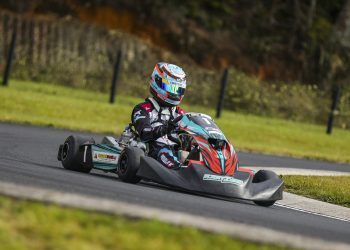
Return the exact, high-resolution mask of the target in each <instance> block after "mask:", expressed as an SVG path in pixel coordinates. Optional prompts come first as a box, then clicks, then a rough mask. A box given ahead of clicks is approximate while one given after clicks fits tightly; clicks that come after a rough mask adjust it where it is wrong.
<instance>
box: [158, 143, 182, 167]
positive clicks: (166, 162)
mask: <svg viewBox="0 0 350 250" xmlns="http://www.w3.org/2000/svg"><path fill="white" fill-rule="evenodd" d="M157 158H158V161H159V162H160V163H161V164H162V165H163V166H165V167H167V168H170V169H175V168H179V167H180V162H179V159H178V157H177V156H176V155H175V154H174V152H173V150H171V149H170V148H168V147H165V148H162V149H161V150H159V152H158V157H157Z"/></svg>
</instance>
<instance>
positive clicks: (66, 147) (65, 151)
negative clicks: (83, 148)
mask: <svg viewBox="0 0 350 250" xmlns="http://www.w3.org/2000/svg"><path fill="white" fill-rule="evenodd" d="M68 151H69V144H68V143H67V142H66V143H65V144H64V145H63V148H62V160H65V159H66V158H67V156H68Z"/></svg>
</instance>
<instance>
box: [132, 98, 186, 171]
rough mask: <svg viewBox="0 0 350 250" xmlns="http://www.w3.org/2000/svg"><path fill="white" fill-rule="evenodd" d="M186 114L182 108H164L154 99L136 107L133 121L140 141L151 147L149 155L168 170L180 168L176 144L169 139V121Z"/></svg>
mask: <svg viewBox="0 0 350 250" xmlns="http://www.w3.org/2000/svg"><path fill="white" fill-rule="evenodd" d="M182 114H184V110H182V109H181V108H180V107H178V106H175V107H164V106H161V105H160V104H159V102H157V101H156V100H155V99H154V98H151V97H149V98H146V100H145V102H143V103H140V104H138V105H136V106H135V108H134V110H133V111H132V115H131V120H132V123H133V124H134V126H135V128H136V130H137V132H138V134H139V135H140V139H141V140H142V141H144V142H147V143H148V145H149V155H150V156H151V157H153V158H155V159H157V160H158V161H159V162H160V163H162V165H164V166H165V167H167V168H171V169H173V168H178V167H179V166H180V162H179V160H178V156H177V155H176V153H175V152H174V145H175V143H174V142H173V141H171V140H169V139H168V138H167V133H168V132H169V126H168V123H169V121H171V120H173V119H175V118H176V117H178V116H180V115H182Z"/></svg>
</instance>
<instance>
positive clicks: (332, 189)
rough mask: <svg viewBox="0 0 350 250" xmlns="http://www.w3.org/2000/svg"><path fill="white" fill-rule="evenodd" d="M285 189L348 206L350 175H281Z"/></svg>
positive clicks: (349, 200) (349, 202)
mask: <svg viewBox="0 0 350 250" xmlns="http://www.w3.org/2000/svg"><path fill="white" fill-rule="evenodd" d="M282 178H283V180H284V182H285V191H287V192H291V193H295V194H298V195H302V196H306V197H309V198H313V199H317V200H321V201H325V202H328V203H333V204H337V205H341V206H345V207H350V176H293V175H291V176H283V177H282Z"/></svg>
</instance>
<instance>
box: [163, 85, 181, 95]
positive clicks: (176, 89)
mask: <svg viewBox="0 0 350 250" xmlns="http://www.w3.org/2000/svg"><path fill="white" fill-rule="evenodd" d="M161 88H162V89H164V90H165V91H166V92H169V93H171V94H173V95H179V96H183V95H184V94H185V88H182V87H180V86H179V85H175V84H166V83H164V82H162V86H161Z"/></svg>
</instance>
